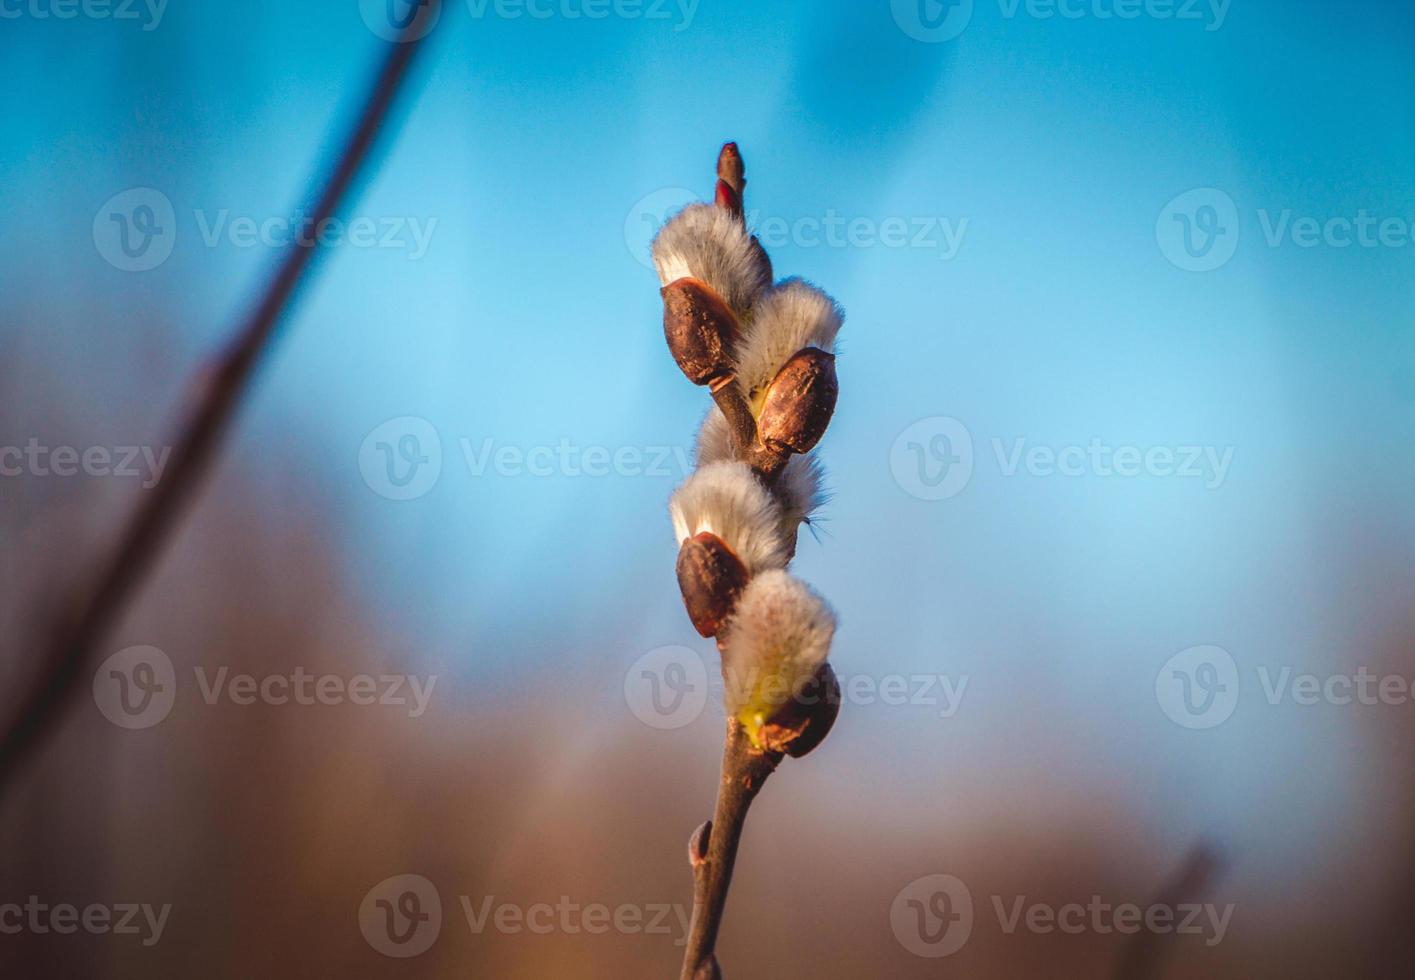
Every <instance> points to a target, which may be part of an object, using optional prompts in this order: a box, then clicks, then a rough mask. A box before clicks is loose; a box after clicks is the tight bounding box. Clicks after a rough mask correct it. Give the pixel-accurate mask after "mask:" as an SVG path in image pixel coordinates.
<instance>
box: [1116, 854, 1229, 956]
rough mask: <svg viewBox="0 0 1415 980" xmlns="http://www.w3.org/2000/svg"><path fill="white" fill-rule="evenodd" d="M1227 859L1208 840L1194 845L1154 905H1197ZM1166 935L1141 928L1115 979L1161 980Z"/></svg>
mask: <svg viewBox="0 0 1415 980" xmlns="http://www.w3.org/2000/svg"><path fill="white" fill-rule="evenodd" d="M1226 866H1227V865H1226V862H1225V859H1224V856H1223V855H1222V854H1221V853H1220V852H1219V851H1218V850H1217V849H1216V848H1215V847H1214V846H1213V845H1212V844H1209V843H1208V842H1206V841H1200V842H1199V843H1198V844H1195V845H1194V847H1193V849H1192V850H1190V851H1189V853H1188V855H1187V856H1186V857H1185V858H1184V863H1183V864H1182V865H1180V866H1179V869H1178V870H1177V871H1176V872H1175V873H1174V876H1173V877H1171V878H1170V879H1169V881H1167V882H1166V883H1165V885H1164V888H1163V890H1162V891H1161V892H1160V894H1159V895H1158V896H1157V897H1156V898H1155V900H1154V902H1153V903H1151V904H1153V905H1156V906H1163V907H1165V908H1171V909H1172V908H1177V907H1179V906H1180V905H1184V904H1186V903H1189V902H1197V901H1199V900H1200V899H1201V898H1203V896H1204V895H1205V894H1206V893H1207V892H1208V890H1209V889H1210V888H1211V887H1212V886H1213V884H1214V883H1215V882H1216V881H1217V880H1218V878H1219V877H1220V876H1221V875H1222V874H1223V872H1224V869H1225V868H1226ZM1166 938H1168V937H1166V936H1162V935H1160V934H1158V933H1156V932H1153V931H1151V930H1146V929H1142V930H1140V931H1139V932H1137V933H1135V935H1134V936H1132V937H1131V938H1130V941H1129V942H1128V943H1126V945H1125V948H1124V949H1123V950H1122V951H1121V955H1120V963H1119V964H1118V966H1117V968H1116V971H1115V977H1116V980H1158V978H1159V976H1160V964H1161V962H1162V960H1163V958H1164V951H1165V949H1166V948H1167V944H1166V943H1165V939H1166Z"/></svg>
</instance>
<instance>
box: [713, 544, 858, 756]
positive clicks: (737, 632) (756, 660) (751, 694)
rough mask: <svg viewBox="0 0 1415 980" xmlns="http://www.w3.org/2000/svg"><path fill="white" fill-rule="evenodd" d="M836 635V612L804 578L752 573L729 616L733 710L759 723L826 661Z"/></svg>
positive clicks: (730, 705)
mask: <svg viewBox="0 0 1415 980" xmlns="http://www.w3.org/2000/svg"><path fill="white" fill-rule="evenodd" d="M834 637H835V614H834V613H833V612H832V611H831V609H830V607H829V606H828V605H826V603H825V600H823V599H821V597H820V596H818V595H816V594H815V592H813V591H811V589H810V587H809V586H807V585H806V584H805V583H804V582H802V581H801V580H800V579H796V578H792V577H791V576H790V575H788V574H787V573H786V572H781V571H773V572H763V573H762V574H760V575H758V576H756V577H755V578H753V579H752V580H751V581H750V582H748V583H747V587H746V588H745V589H743V590H742V595H741V597H740V598H739V599H738V600H737V607H736V608H735V609H734V610H733V612H732V617H731V618H730V619H729V620H728V621H727V629H726V637H725V644H724V654H723V655H724V658H725V659H726V661H727V663H726V666H727V684H726V688H725V693H726V700H727V710H728V712H729V713H730V714H732V715H735V716H736V717H737V718H738V719H739V720H740V721H742V722H743V723H744V724H746V725H747V726H748V727H749V728H751V729H759V728H760V726H761V725H762V724H763V723H765V722H767V721H770V720H771V716H772V714H773V712H774V711H775V710H776V709H778V708H780V707H781V705H782V704H783V703H785V701H786V700H789V699H790V698H791V696H792V695H793V694H795V693H796V692H798V691H799V690H800V687H801V686H802V685H804V684H806V683H807V682H808V681H809V680H810V679H811V678H812V677H813V676H814V675H815V673H816V671H817V670H818V669H819V668H820V665H821V664H823V663H825V660H826V658H827V657H828V656H829V655H830V644H831V641H832V640H833V639H834Z"/></svg>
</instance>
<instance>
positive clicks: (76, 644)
mask: <svg viewBox="0 0 1415 980" xmlns="http://www.w3.org/2000/svg"><path fill="white" fill-rule="evenodd" d="M411 30H412V28H411V27H410V28H409V31H411ZM421 47H422V39H421V38H415V37H414V35H413V34H412V33H409V34H407V35H405V39H400V40H398V41H395V42H393V43H392V45H391V46H390V49H389V51H388V54H387V56H386V58H385V59H384V62H383V65H382V67H381V69H380V70H379V72H378V75H377V77H376V78H375V80H374V83H373V86H372V88H371V90H370V92H369V95H368V99H367V101H366V103H365V105H364V108H363V110H362V113H361V115H360V117H359V121H358V125H357V126H356V127H355V129H354V131H353V133H352V134H351V136H350V138H349V141H348V143H347V144H346V145H345V147H344V150H343V153H342V154H341V155H340V157H339V159H338V163H337V164H336V166H335V167H334V170H333V171H332V172H331V173H330V174H329V176H328V178H327V179H326V180H325V181H324V183H323V185H322V188H321V187H320V185H318V184H317V185H315V186H316V189H318V191H319V194H318V204H317V205H316V207H315V208H314V210H313V212H312V219H311V220H312V221H313V222H314V225H315V226H316V227H317V226H319V225H320V224H322V223H323V222H324V221H326V220H327V219H329V218H332V217H334V216H335V215H336V213H337V212H338V211H339V209H340V207H341V206H342V204H343V203H344V200H345V197H346V196H347V195H348V193H349V191H350V189H351V188H352V187H353V185H354V183H355V180H356V178H357V177H358V176H359V174H360V171H361V170H362V168H363V165H364V163H365V162H366V160H367V158H368V156H369V152H370V150H371V149H372V148H373V146H374V143H375V141H376V139H377V137H378V135H379V133H380V131H381V130H382V129H383V127H384V125H385V123H386V122H387V120H388V116H389V111H390V109H391V108H392V106H393V104H394V101H395V99H396V97H397V95H398V92H399V90H400V89H401V87H402V85H403V82H404V80H405V79H406V77H407V74H408V69H409V67H410V65H411V64H412V62H413V57H414V55H415V54H416V53H417V52H418V51H419V50H420V49H421ZM317 237H318V236H316V238H317ZM317 247H318V246H317V243H312V242H302V241H301V242H294V243H292V244H291V245H290V246H289V248H288V249H287V250H286V252H285V257H284V259H283V260H282V261H281V264H280V267H279V270H278V272H277V273H276V276H275V278H274V280H273V281H272V282H271V283H270V286H269V288H268V289H267V290H266V292H265V295H264V296H263V298H262V299H261V301H260V304H259V305H258V306H257V307H256V308H255V310H254V312H252V313H251V314H250V316H249V318H248V319H247V320H246V322H245V323H244V325H243V326H242V327H241V329H240V331H239V332H238V333H237V335H236V338H235V342H234V343H233V344H232V345H231V346H230V348H229V349H228V350H227V352H226V354H225V355H224V356H223V357H222V359H221V360H220V361H219V363H218V364H217V365H216V366H215V368H214V370H213V371H211V373H210V374H209V376H206V377H203V378H202V383H203V385H204V388H201V389H199V393H198V395H197V398H196V400H195V402H194V403H193V405H192V407H191V411H190V414H188V415H187V416H186V417H185V418H184V419H183V420H182V421H181V422H180V424H179V428H178V430H177V431H178V435H177V438H176V439H175V440H174V442H173V445H174V447H175V448H174V450H173V452H172V461H171V463H170V465H169V467H168V470H167V473H166V476H165V478H164V479H163V480H162V481H161V482H160V483H159V484H158V485H157V486H156V487H155V488H154V489H153V490H152V492H151V493H150V494H149V495H148V496H146V497H144V498H143V500H142V501H141V502H140V503H139V504H138V506H137V508H136V510H135V511H134V513H133V515H132V517H131V519H130V521H129V523H128V524H127V526H126V527H125V528H124V529H123V531H122V533H121V535H120V536H119V538H118V541H117V544H116V545H115V546H114V548H113V550H112V551H111V552H110V554H109V555H108V556H107V557H106V558H105V559H103V561H102V564H101V565H100V566H99V571H98V573H97V574H96V575H95V576H94V577H93V578H92V579H90V580H89V583H90V584H89V587H88V588H87V589H85V588H82V587H81V588H80V590H79V592H78V594H77V595H76V596H75V597H74V598H73V599H72V600H71V602H70V603H69V604H68V605H67V607H66V608H65V609H64V612H63V618H62V620H61V622H60V623H59V624H58V627H57V628H56V629H55V631H54V638H53V642H52V644H50V645H49V646H48V647H47V649H46V652H45V653H44V655H43V658H42V662H41V664H40V667H39V669H38V673H37V675H36V681H35V684H34V686H33V687H32V688H31V690H30V691H29V692H28V693H27V694H26V696H25V697H24V699H23V701H22V702H21V705H20V708H19V710H18V712H17V713H16V715H15V717H14V720H13V721H11V722H10V723H9V724H8V725H7V726H6V728H5V733H4V737H3V739H0V799H3V796H4V793H5V792H6V790H7V789H8V787H9V785H10V783H11V781H12V780H13V779H14V777H15V773H16V771H17V770H18V768H19V767H20V765H21V764H22V763H23V761H24V759H25V756H26V755H27V754H28V753H29V752H30V751H32V750H33V749H34V748H35V747H36V746H37V745H38V744H39V743H40V742H41V740H42V738H43V736H44V735H45V734H46V733H47V732H48V731H49V730H50V729H51V728H52V727H53V725H54V724H55V722H56V721H57V719H58V717H59V715H60V712H61V710H62V708H63V706H64V703H65V701H66V700H67V699H68V698H69V697H70V696H71V695H72V694H73V692H74V690H75V689H76V682H77V681H78V679H79V677H80V676H81V674H82V671H83V669H84V666H85V664H86V663H87V662H88V660H89V658H90V656H91V655H92V653H93V651H94V649H95V648H96V647H97V645H98V644H99V642H100V641H101V640H102V639H103V637H104V635H105V634H106V633H107V631H108V629H109V628H110V627H111V626H112V625H113V624H114V622H115V621H116V620H117V619H118V617H119V616H120V615H121V614H122V612H123V610H124V609H125V607H126V606H127V604H128V602H129V600H130V599H131V598H132V597H133V595H134V594H135V593H136V591H137V589H138V587H139V586H140V585H142V583H143V582H144V581H145V579H146V577H147V573H148V572H149V571H150V570H151V568H152V566H153V564H154V563H155V561H156V559H157V558H158V557H159V555H160V554H161V551H162V548H163V545H165V544H166V542H167V541H168V539H169V538H170V537H171V534H172V530H173V528H174V526H175V525H176V523H177V521H178V519H179V518H180V517H181V515H182V513H183V512H184V510H185V507H186V505H187V504H189V503H190V502H191V499H192V497H193V495H194V494H195V492H196V490H197V488H198V487H199V486H200V485H201V481H202V478H203V477H204V476H205V475H206V472H207V470H208V469H209V468H210V466H211V462H212V460H213V459H214V457H215V455H216V452H217V450H218V449H219V448H220V446H221V442H222V437H223V435H224V434H225V432H226V430H227V429H228V427H229V425H230V422H231V419H232V417H233V416H234V414H235V412H236V410H237V409H238V408H239V407H240V403H241V399H242V397H243V396H244V395H245V393H246V392H247V391H248V389H249V386H250V380H251V377H252V375H253V374H254V371H255V368H256V367H257V365H258V364H259V362H260V360H261V357H262V355H264V354H265V353H267V351H268V349H269V347H270V342H271V339H272V337H273V336H274V335H275V333H276V329H277V327H278V326H279V324H280V322H281V319H282V315H283V314H284V313H285V312H286V310H287V308H288V306H289V304H290V301H291V299H292V297H293V296H294V294H295V292H296V290H297V289H298V287H299V286H300V284H301V282H302V280H303V279H304V277H305V273H306V272H307V270H308V268H309V265H310V262H311V260H312V259H313V257H314V254H315V249H316V248H317Z"/></svg>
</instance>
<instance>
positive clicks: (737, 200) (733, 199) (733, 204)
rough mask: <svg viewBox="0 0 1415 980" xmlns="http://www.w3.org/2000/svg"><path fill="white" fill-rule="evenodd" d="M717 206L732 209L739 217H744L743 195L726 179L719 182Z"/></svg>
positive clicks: (725, 209) (727, 209)
mask: <svg viewBox="0 0 1415 980" xmlns="http://www.w3.org/2000/svg"><path fill="white" fill-rule="evenodd" d="M716 203H717V206H718V207H720V208H722V210H724V211H730V212H732V213H733V214H735V215H736V216H737V217H739V218H740V217H742V197H741V195H740V194H738V193H737V192H736V191H735V190H733V189H732V185H731V184H729V183H727V181H725V180H719V181H718V182H717V202H716Z"/></svg>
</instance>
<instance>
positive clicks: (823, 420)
mask: <svg viewBox="0 0 1415 980" xmlns="http://www.w3.org/2000/svg"><path fill="white" fill-rule="evenodd" d="M839 397H840V383H839V381H838V380H837V379H836V376H835V355H834V354H828V353H826V352H825V351H823V350H821V349H820V348H818V347H807V348H806V349H805V350H803V351H801V352H800V353H799V354H797V355H796V356H795V357H793V358H791V360H789V361H787V362H786V365H785V367H783V368H782V369H781V370H780V371H779V372H777V375H776V378H775V380H773V381H772V383H771V386H770V387H769V388H767V393H766V398H765V400H764V401H763V402H762V411H761V415H760V417H759V418H758V419H757V428H758V430H759V431H760V432H761V437H762V441H763V442H765V443H766V444H767V445H768V446H772V447H773V448H781V449H789V450H791V451H792V452H794V453H808V452H810V451H811V450H812V449H814V448H816V443H818V442H820V440H821V436H823V435H825V430H826V428H827V427H829V425H830V420H831V418H832V417H833V416H834V415H835V403H836V400H837V399H838V398H839Z"/></svg>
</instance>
